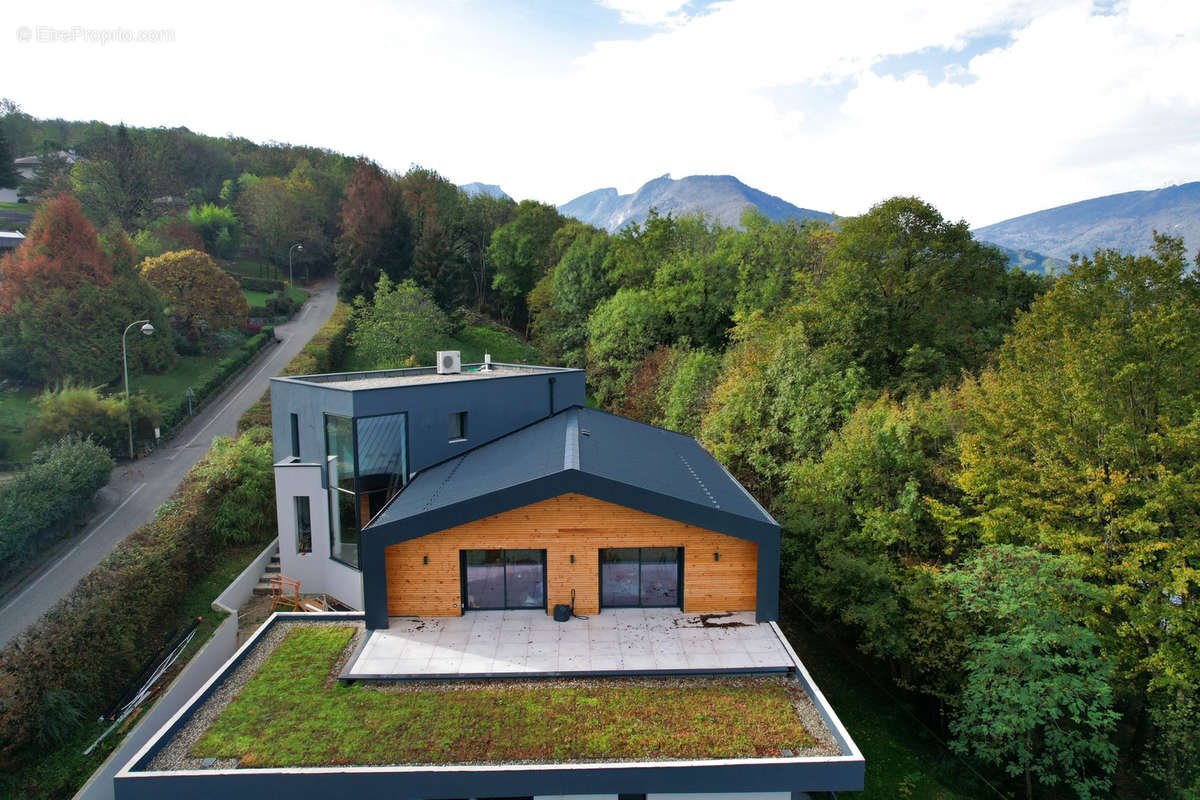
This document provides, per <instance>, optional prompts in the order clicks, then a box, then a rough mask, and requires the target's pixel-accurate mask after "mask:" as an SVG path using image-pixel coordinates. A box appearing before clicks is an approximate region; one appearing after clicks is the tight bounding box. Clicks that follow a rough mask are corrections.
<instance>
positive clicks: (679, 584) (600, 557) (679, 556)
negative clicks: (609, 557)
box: [596, 545, 685, 611]
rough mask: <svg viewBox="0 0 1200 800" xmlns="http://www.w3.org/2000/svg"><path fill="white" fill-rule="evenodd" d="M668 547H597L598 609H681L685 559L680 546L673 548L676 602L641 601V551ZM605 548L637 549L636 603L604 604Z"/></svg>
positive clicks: (668, 546)
mask: <svg viewBox="0 0 1200 800" xmlns="http://www.w3.org/2000/svg"><path fill="white" fill-rule="evenodd" d="M670 547H671V546H670V545H664V546H659V547H601V548H599V550H598V552H597V553H596V561H597V562H598V567H597V575H596V579H597V581H598V584H599V585H598V587H597V588H598V590H599V591H598V592H597V594H598V601H599V602H598V605H599V608H600V610H601V611H603V610H604V609H606V608H678V609H680V610H682V609H683V565H684V561H685V559H684V556H685V552H684V548H683V547H681V546H679V547H675V548H674V550H675V552H676V556H675V559H676V560H675V563H676V564H677V565H678V573H679V574H678V575H677V576H676V579H675V580H676V589H675V592H676V596H677V599H678V602H676V603H663V604H655V605H649V604H646V603H643V602H642V565H643V564H644V563H645V561H644V560H643V556H642V551H643V550H663V549H668V548H670ZM605 550H637V551H638V591H637V597H638V602H637V604H636V605H621V606H613V605H609V606H606V605H605V604H604V551H605Z"/></svg>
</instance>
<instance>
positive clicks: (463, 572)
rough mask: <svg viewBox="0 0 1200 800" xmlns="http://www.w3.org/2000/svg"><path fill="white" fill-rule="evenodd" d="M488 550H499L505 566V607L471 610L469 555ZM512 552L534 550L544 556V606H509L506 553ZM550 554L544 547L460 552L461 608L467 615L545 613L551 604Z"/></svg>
mask: <svg viewBox="0 0 1200 800" xmlns="http://www.w3.org/2000/svg"><path fill="white" fill-rule="evenodd" d="M487 550H499V551H500V560H501V563H503V564H504V565H505V575H504V605H503V606H502V607H500V608H490V607H489V608H469V607H468V606H467V553H472V552H480V551H487ZM510 550H532V551H534V552H537V553H541V554H542V604H541V605H540V606H510V605H509V604H508V569H507V568H508V560H507V558H506V557H505V553H507V552H508V551H510ZM549 560H550V559H549V553H548V552H547V551H546V548H544V547H471V548H468V549H465V550H459V551H458V584H459V607H460V608H461V609H462V612H463V613H464V614H465V613H466V612H468V611H541V612H543V613H545V612H546V610H547V609H548V608H549V606H548V605H547V603H549V602H550V572H549V569H550V568H549V564H548V562H549Z"/></svg>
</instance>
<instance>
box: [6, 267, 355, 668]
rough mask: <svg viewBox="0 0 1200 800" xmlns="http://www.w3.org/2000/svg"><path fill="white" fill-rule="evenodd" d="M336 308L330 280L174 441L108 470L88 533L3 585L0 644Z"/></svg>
mask: <svg viewBox="0 0 1200 800" xmlns="http://www.w3.org/2000/svg"><path fill="white" fill-rule="evenodd" d="M336 303H337V286H336V284H335V283H334V282H333V281H331V280H330V281H326V282H325V283H323V284H321V285H320V286H319V287H317V288H316V290H315V292H314V293H313V295H312V296H311V297H310V298H309V300H308V301H307V302H306V303H305V304H304V307H303V308H302V309H301V310H300V312H299V313H298V314H297V315H296V316H295V317H294V318H293V319H292V321H291V322H288V323H286V324H284V325H280V326H278V327H277V328H276V329H275V335H276V337H277V338H278V339H280V340H281V341H282V344H278V345H268V347H267V348H266V349H264V350H263V351H262V352H261V353H260V354H259V355H258V357H257V358H255V360H254V361H252V362H251V363H250V364H249V365H248V366H246V367H245V368H244V369H243V370H242V372H241V374H240V375H239V376H238V377H237V378H236V379H235V380H234V382H233V383H232V384H230V385H229V386H228V387H227V388H226V389H225V390H224V391H223V392H221V394H220V395H218V396H217V397H216V398H214V399H212V400H210V401H209V404H208V406H207V407H206V408H205V409H204V410H203V411H201V412H200V413H199V414H197V415H196V417H195V418H194V419H193V420H192V421H191V422H190V423H188V424H187V425H186V426H184V427H183V429H182V430H181V431H180V432H179V433H178V434H177V435H176V436H175V438H174V439H172V440H170V441H169V442H167V443H166V444H165V445H163V446H162V447H160V448H159V449H158V450H156V451H155V452H154V453H152V454H151V455H149V456H147V457H146V458H143V459H141V460H140V461H135V462H133V463H129V464H121V465H120V466H118V467H117V468H116V469H114V470H113V474H112V478H111V479H110V480H109V482H108V485H107V486H105V487H104V488H103V489H101V490H100V494H99V497H98V498H97V509H96V510H95V511H94V512H93V514H92V519H91V522H90V523H89V524H88V526H87V528H86V529H85V530H84V531H83V532H82V533H80V534H79V535H78V536H76V537H75V538H74V539H72V540H70V541H68V542H66V543H65V544H64V545H62V546H60V547H59V552H62V553H63V555H61V556H57V557H56V558H55V559H54V560H53V561H51V562H48V563H47V564H45V565H44V566H43V567H41V568H40V569H39V570H37V571H35V572H34V573H32V574H30V575H28V576H27V577H26V578H25V579H24V580H23V581H22V582H21V583H20V584H19V585H16V586H6V587H3V589H4V591H5V592H6V594H5V595H4V596H3V597H2V598H0V604H2V605H0V647H3V646H4V645H5V644H6V643H8V641H9V640H11V639H13V638H14V637H16V636H18V635H19V634H21V633H22V632H23V631H24V630H25V629H26V628H28V627H29V626H30V625H32V624H33V623H34V622H35V621H37V619H38V618H39V617H41V616H42V614H44V613H45V612H46V611H47V610H49V609H50V607H51V606H53V605H54V604H55V603H56V602H57V601H58V600H59V598H61V597H62V596H63V595H65V594H67V593H68V592H69V591H71V589H73V588H74V587H75V584H77V583H79V581H80V579H81V578H83V576H84V575H86V574H87V573H88V572H90V571H91V570H92V568H93V567H95V566H96V565H97V564H99V563H100V561H101V559H103V558H104V557H105V556H106V555H108V554H109V553H110V552H112V549H113V548H114V547H115V546H116V545H117V543H118V542H120V541H121V540H122V539H124V538H125V537H126V536H128V535H129V534H130V533H132V532H133V531H135V530H137V529H138V528H139V527H140V526H142V525H144V524H145V523H147V522H149V521H150V520H151V519H152V518H153V517H154V512H155V510H156V509H157V508H158V507H159V506H160V505H162V504H163V503H164V502H166V500H167V498H169V497H170V496H171V493H172V492H174V491H175V489H176V487H177V486H179V483H180V481H181V480H182V479H183V476H184V475H185V474H186V473H187V471H188V470H189V469H191V468H192V466H193V465H195V463H196V462H197V461H199V460H200V458H201V457H202V456H203V455H204V454H205V453H207V452H208V449H209V447H210V446H211V445H212V440H213V438H214V437H217V436H229V435H231V434H233V433H234V432H235V431H236V430H237V421H238V418H239V417H241V415H242V414H243V413H245V411H246V409H248V408H249V407H250V406H251V405H253V404H254V403H255V402H256V401H257V400H258V398H259V397H261V396H262V394H263V392H265V391H266V390H267V387H268V381H269V380H270V379H271V378H272V377H273V376H274V375H276V374H278V373H279V371H280V370H281V369H283V368H284V366H286V365H287V363H288V362H289V361H291V359H292V358H293V357H294V356H295V355H296V354H297V353H299V352H300V350H301V348H303V347H304V345H305V344H307V343H308V340H309V339H311V338H312V337H313V334H315V333H316V332H317V331H318V330H319V329H320V328H321V326H322V325H324V324H325V321H326V320H328V319H329V316H330V314H332V313H333V308H334V306H335V305H336ZM64 551H65V552H64Z"/></svg>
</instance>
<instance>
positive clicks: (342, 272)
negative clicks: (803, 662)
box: [0, 109, 1200, 798]
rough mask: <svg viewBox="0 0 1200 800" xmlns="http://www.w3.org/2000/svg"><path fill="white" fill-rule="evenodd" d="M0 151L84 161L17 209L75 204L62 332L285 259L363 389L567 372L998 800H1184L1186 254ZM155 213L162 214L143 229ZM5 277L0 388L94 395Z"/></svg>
mask: <svg viewBox="0 0 1200 800" xmlns="http://www.w3.org/2000/svg"><path fill="white" fill-rule="evenodd" d="M2 121H3V123H4V125H3V130H4V133H5V134H6V136H7V139H8V142H9V143H10V145H11V146H12V148H13V151H14V152H27V151H39V150H40V151H41V152H44V153H46V154H47V160H48V161H50V162H53V158H52V154H53V153H56V152H58V151H60V150H64V149H67V150H72V151H74V152H75V153H77V154H78V155H79V156H80V158H79V160H77V161H75V162H74V163H73V164H68V163H66V162H65V161H64V162H63V163H60V164H57V166H55V165H54V164H52V166H51V168H49V169H46V170H44V171H43V173H42V175H41V176H40V178H39V180H41V181H42V182H43V185H42V186H40V187H38V192H39V194H42V195H44V196H50V195H54V194H61V195H63V196H66V195H69V196H71V197H73V198H75V200H74V201H71V202H74V203H76V204H77V207H78V209H79V213H81V214H82V215H84V216H86V218H87V219H88V220H89V222H90V224H91V225H93V226H94V227H95V229H96V231H98V232H99V233H98V234H93V236H98V239H94V241H97V242H100V243H101V244H100V245H98V247H99V248H100V249H99V250H95V249H88V248H90V247H92V245H90V244H88V242H84V243H83V244H81V245H79V247H80V248H82V250H81V251H82V252H90V253H91V254H92V255H91V257H92V261H91V262H87V264H93V265H99V264H101V263H102V262H103V263H104V264H107V265H108V267H107V269H108V272H103V270H101V269H100V267H98V266H97V267H94V270H93V272H92V273H90V274H82V275H81V274H79V273H73V276H72V277H70V279H69V281H67V283H64V284H63V285H62V286H59V287H57V289H58V291H61V292H64V293H66V294H64V295H63V297H64V298H67V297H71V298H74V297H76V296H77V295H73V294H70V293H72V292H76V293H77V292H80V291H83V289H81V288H80V287H89V286H90V287H93V288H92V289H89V291H95V292H100V294H97V295H96V297H97V298H101V297H110V299H111V302H112V303H118V302H126V303H128V302H132V298H135V297H137V296H139V295H137V294H136V293H137V292H142V293H146V292H160V293H161V292H162V291H163V290H162V289H161V288H155V287H154V286H153V285H150V284H149V283H146V281H148V280H149V278H150V275H151V274H152V271H150V272H147V271H146V270H144V269H143V270H141V271H135V270H133V269H132V266H131V265H133V264H137V263H140V262H141V261H142V260H143V259H146V258H150V259H155V258H159V259H162V258H166V257H167V256H168V255H169V254H171V253H174V252H176V251H179V250H195V251H197V252H198V253H202V254H207V255H208V256H209V257H213V258H217V259H220V258H226V257H236V256H237V255H238V254H240V253H245V252H247V251H251V252H254V253H256V254H258V255H259V256H261V257H262V258H264V259H267V260H270V261H273V262H274V263H276V264H279V265H284V264H286V263H287V257H288V246H289V243H290V242H294V241H300V240H302V241H303V242H304V253H305V256H304V259H305V262H306V263H307V264H308V265H309V266H310V267H311V268H312V269H314V271H317V272H318V273H319V272H320V271H321V270H333V271H334V272H335V274H336V277H337V280H338V284H339V292H340V294H341V296H342V298H343V299H344V300H346V301H347V302H352V303H353V307H354V310H353V315H352V319H353V323H354V328H353V332H352V334H351V343H352V344H354V345H355V348H356V350H357V351H359V358H360V359H361V360H362V362H363V363H361V364H359V366H360V367H363V368H366V367H372V366H373V367H385V366H397V365H401V364H406V363H418V362H424V361H427V360H428V358H429V356H431V355H432V350H433V349H436V347H435V346H434V345H436V344H437V343H438V342H440V341H441V338H440V337H443V336H445V335H447V334H448V333H450V332H452V331H453V330H454V329H455V328H456V327H458V326H461V325H463V324H464V320H466V319H471V320H490V322H488V323H487V324H489V325H492V326H494V327H495V328H496V329H497V330H500V329H510V330H512V331H514V332H515V333H516V334H517V335H519V336H520V337H522V338H525V339H527V340H528V342H529V343H530V344H531V345H532V346H533V347H535V348H536V349H537V351H538V352H539V353H540V355H541V358H542V360H544V361H546V362H547V363H551V364H562V365H568V366H575V367H583V368H586V369H587V372H588V385H589V391H590V394H591V397H592V398H593V399H594V402H595V403H596V405H598V406H599V407H601V408H604V409H607V410H610V411H613V412H615V413H620V414H624V415H627V416H631V417H634V418H637V419H639V420H643V421H645V422H649V423H653V424H657V425H661V426H664V427H668V428H671V429H674V430H678V431H681V432H684V433H687V434H690V435H693V436H696V437H697V438H698V439H699V440H700V441H701V443H702V444H703V445H704V446H705V447H706V448H707V449H708V450H709V452H711V453H712V454H713V455H714V456H715V457H716V458H718V459H719V460H720V461H721V462H722V463H723V464H725V466H726V467H727V468H728V469H729V470H730V472H731V473H733V475H734V476H736V477H737V478H738V480H740V481H741V482H742V483H743V484H744V485H745V486H746V487H747V488H748V489H749V490H750V491H751V492H752V493H753V494H754V495H755V497H756V498H758V499H759V501H760V502H762V504H763V505H764V506H765V507H766V508H767V509H768V510H769V511H770V512H771V513H772V514H773V515H774V516H775V517H776V518H777V519H778V521H779V522H780V524H781V525H782V527H783V531H784V534H783V535H784V549H785V560H784V565H783V574H782V588H783V594H784V596H785V603H790V604H793V605H795V606H796V607H802V608H804V609H806V610H808V611H809V612H812V613H815V614H819V615H821V616H822V617H823V618H825V619H828V620H831V621H833V622H834V623H835V624H836V625H837V627H838V629H839V630H840V631H841V633H842V635H843V636H844V637H845V638H846V639H848V640H851V641H853V642H854V644H855V646H856V647H857V648H858V649H859V650H860V651H861V653H862V654H863V655H864V656H865V657H869V658H871V659H873V660H875V661H877V662H878V663H880V664H882V665H885V667H886V669H887V671H888V674H889V675H890V676H891V679H892V680H893V681H894V682H895V685H896V686H897V687H899V688H900V689H902V690H903V691H905V692H909V693H912V695H913V696H916V697H918V698H921V702H922V706H923V709H924V712H925V716H926V718H927V719H928V720H930V722H931V724H933V725H937V726H940V728H941V729H942V730H943V731H944V733H945V735H946V737H947V738H948V739H949V741H950V742H951V746H952V748H953V749H954V750H955V751H956V752H958V753H959V754H960V755H962V756H963V757H964V758H967V759H969V760H971V762H972V763H975V764H978V765H979V766H980V768H982V769H985V770H987V771H988V774H989V775H995V776H997V779H998V780H1001V781H1006V783H1005V784H1004V785H1005V786H1006V788H1007V790H1008V791H1011V792H1013V793H1017V794H1020V795H1023V796H1028V797H1079V798H1097V797H1107V796H1114V795H1120V796H1146V797H1150V796H1152V797H1162V798H1188V797H1196V796H1198V795H1200V708H1197V695H1196V688H1197V682H1198V681H1200V663H1198V659H1197V658H1196V654H1197V653H1198V652H1200V610H1198V605H1197V596H1196V593H1197V587H1198V585H1200V573H1198V570H1200V536H1198V535H1197V532H1198V530H1200V519H1198V512H1200V502H1198V501H1200V496H1198V493H1200V374H1198V373H1197V370H1196V365H1197V364H1198V363H1200V283H1198V282H1197V278H1196V272H1195V268H1194V267H1195V263H1194V262H1193V260H1192V259H1191V258H1190V257H1189V255H1188V253H1187V252H1186V251H1185V249H1184V244H1183V242H1182V241H1181V240H1179V239H1173V238H1171V237H1169V236H1159V237H1157V239H1156V247H1155V250H1154V254H1153V255H1150V256H1138V257H1134V256H1130V255H1125V254H1122V253H1120V252H1116V251H1098V252H1095V253H1089V254H1080V255H1078V256H1077V257H1075V258H1073V259H1072V261H1071V265H1070V268H1069V270H1068V271H1067V272H1066V273H1065V274H1063V275H1062V276H1060V277H1057V278H1044V277H1041V276H1037V275H1032V274H1029V273H1025V272H1021V271H1017V270H1012V269H1009V267H1008V261H1007V258H1006V257H1005V256H1004V254H1003V253H1001V252H1000V251H999V250H997V249H996V248H993V247H990V246H987V245H983V244H981V243H979V242H977V241H975V240H974V239H973V238H972V236H971V234H970V232H969V231H968V229H967V226H966V224H965V223H962V222H953V221H949V220H946V219H944V218H943V217H942V216H941V214H940V213H939V212H938V210H937V209H935V208H933V207H932V206H930V205H929V204H927V203H925V202H923V201H921V200H920V199H918V198H912V197H895V198H890V199H886V200H883V201H882V202H880V203H879V204H877V205H876V206H874V207H873V208H871V209H870V210H869V211H867V212H866V213H864V214H862V215H860V216H857V217H848V218H842V219H839V220H837V221H836V223H834V224H832V225H831V224H826V223H816V222H808V223H804V224H800V223H795V222H785V223H775V222H771V221H769V220H767V219H766V218H765V217H762V216H760V215H757V214H755V213H753V212H750V213H747V215H746V216H745V217H744V218H743V221H742V222H743V224H742V226H741V227H739V228H725V227H722V226H719V225H717V224H714V223H713V222H712V221H711V220H707V219H705V218H703V217H684V218H675V217H672V216H669V215H667V216H659V215H654V214H652V215H651V217H650V218H649V219H648V220H647V221H646V222H645V223H644V224H643V225H632V226H630V227H627V228H625V229H623V230H622V231H620V232H618V233H616V234H611V235H610V234H608V233H606V232H604V231H601V230H598V229H596V228H593V227H590V226H587V225H584V224H582V223H579V222H577V221H575V220H573V219H570V218H566V217H563V216H562V215H561V214H560V213H559V212H558V211H557V210H556V209H555V208H554V207H553V206H550V205H547V204H543V203H539V202H535V201H529V200H527V201H523V202H521V203H515V202H512V201H510V200H507V199H496V198H493V197H490V196H487V195H477V196H475V197H468V196H467V195H466V194H464V193H463V192H461V191H460V190H458V188H457V187H456V186H455V185H454V184H453V183H451V182H450V181H448V180H447V179H446V178H444V177H443V176H441V175H439V174H438V173H437V172H436V171H434V170H432V169H428V168H424V167H418V166H414V167H411V168H410V169H409V170H407V171H406V172H404V173H399V174H396V173H391V172H388V171H387V170H385V169H383V168H381V167H380V166H378V165H377V164H374V163H373V162H371V161H370V160H368V159H365V158H358V159H350V158H347V157H343V156H340V155H337V154H332V153H328V152H325V151H320V150H314V149H312V148H299V147H292V146H287V145H275V144H272V145H255V144H252V143H250V142H247V141H245V140H240V139H216V138H212V137H204V136H199V135H196V134H192V133H190V132H188V131H185V130H182V129H179V130H165V129H126V128H123V127H120V126H116V127H114V126H107V125H103V124H101V123H63V122H61V121H38V120H32V119H30V118H28V117H26V116H25V115H21V114H20V113H19V112H14V111H12V110H11V109H10V112H9V113H8V114H6V115H5V116H4V118H3V120H2ZM177 195H179V196H182V197H184V198H185V200H184V205H185V206H186V208H187V209H188V210H187V211H182V210H180V211H172V212H170V213H166V214H160V213H159V212H158V211H156V205H155V203H156V201H155V198H161V197H167V196H177ZM43 203H45V201H43ZM67 212H70V213H75V212H74V211H72V210H71V209H65V211H64V213H67ZM68 216H69V214H68ZM84 238H85V239H86V237H84ZM310 243H311V245H310ZM26 247H27V246H26ZM28 257H32V256H28ZM18 262H20V258H14V257H10V260H9V261H6V262H4V266H3V267H2V268H0V269H3V271H4V276H5V284H4V287H3V288H4V290H5V292H10V293H12V292H15V294H14V296H13V299H12V300H11V301H5V302H6V304H5V305H0V315H3V318H4V327H3V334H2V335H0V361H3V365H2V368H3V369H4V371H5V373H6V374H7V375H11V374H12V373H11V372H10V370H18V369H25V370H26V371H27V372H26V375H27V377H29V378H30V379H32V378H33V377H35V376H36V377H40V378H42V379H49V378H52V377H58V376H59V375H74V374H78V373H79V372H80V371H81V370H83V369H85V368H89V369H91V368H92V367H91V366H89V364H90V363H91V362H89V361H88V359H89V358H92V359H94V358H95V355H94V353H92V355H91V356H89V355H88V354H87V353H84V352H82V351H81V352H80V354H79V356H78V358H79V359H80V364H74V363H72V364H66V363H63V362H62V361H61V359H63V358H66V357H67V354H57V355H56V354H49V355H44V356H43V355H39V354H38V351H36V350H35V349H33V345H32V344H30V343H31V342H36V341H37V336H30V337H29V338H28V339H20V338H18V339H15V340H14V338H13V331H25V330H36V328H33V327H30V326H32V325H34V324H35V323H36V322H37V320H46V319H49V318H51V317H53V318H54V319H56V320H57V319H58V318H59V317H61V316H62V314H64V313H67V312H64V311H60V310H56V311H54V312H53V315H50V314H49V312H47V311H46V310H45V309H44V308H42V304H41V303H40V302H39V303H31V302H28V298H29V294H24V295H21V293H20V292H16V288H17V287H19V286H20V285H22V284H20V280H24V279H23V278H21V279H19V280H14V278H18V276H20V275H28V276H37V275H40V274H44V273H43V272H41V271H39V270H37V269H34V268H33V266H29V267H27V268H25V267H22V268H21V269H16V267H17V266H18ZM80 263H81V264H83V263H84V262H80ZM119 264H125V265H127V266H125V267H120V266H118V265H119ZM89 269H93V267H89ZM22 270H24V271H22ZM95 270H100V272H96V271H95ZM101 273H102V277H101V278H97V277H96V275H97V274H101ZM29 280H31V281H32V280H34V278H33V277H30V278H29ZM38 280H40V278H39V279H38ZM122 280H124V281H127V282H128V281H134V280H137V281H141V283H138V284H136V285H135V284H132V283H130V284H129V286H127V287H125V288H119V286H118V283H117V282H119V281H122ZM143 284H145V285H143ZM31 285H32V284H31ZM109 287H118V288H109ZM105 291H107V292H109V293H110V294H109V295H104V294H103V292H105ZM17 295H20V296H23V297H25V298H26V302H25V304H24V305H23V304H22V301H21V300H20V298H19V297H18V296H17ZM0 301H3V298H2V297H0ZM72 302H77V301H74V300H68V299H64V300H63V301H62V305H61V306H60V307H59V308H73V307H74V306H72V305H71V303H72ZM97 302H99V301H97ZM147 302H149V303H150V304H151V305H154V304H155V303H158V305H157V307H158V308H160V309H161V308H163V307H165V306H166V303H165V302H163V301H162V300H161V298H160V299H159V300H154V299H153V298H151V300H149V301H147ZM175 305H176V306H179V305H182V304H178V303H177V304H175ZM106 308H107V306H106ZM38 309H41V310H40V311H39V310H38ZM131 310H132V309H131ZM22 313H25V314H28V315H30V319H32V320H33V321H32V322H26V321H25V320H24V318H22V319H21V320H20V324H19V325H16V324H14V322H13V320H14V319H15V318H14V316H13V315H19V314H22ZM106 313H107V312H106ZM118 316H122V318H124V316H128V313H126V312H124V311H122V312H121V314H118ZM130 318H132V317H130ZM79 324H80V325H83V324H84V323H83V322H80V323H79ZM22 335H23V334H22ZM5 348H7V349H5ZM169 355H170V354H169V353H163V354H157V355H156V354H155V353H153V352H152V351H147V353H146V356H145V358H147V359H153V358H169ZM55 359H60V360H59V361H55ZM118 363H119V362H118ZM113 364H114V362H113V360H112V354H110V353H107V352H106V354H105V356H104V360H103V363H102V364H101V365H100V366H99V367H95V369H94V371H93V372H92V373H88V374H89V379H92V380H95V379H106V378H107V377H108V376H109V375H110V373H111V370H112V367H113ZM143 366H144V367H145V368H146V369H153V368H155V366H154V364H153V363H150V362H149V361H147V363H145V364H144V365H143ZM101 367H102V368H101ZM33 370H37V371H38V372H36V373H34V372H32V371H33ZM56 370H57V371H56Z"/></svg>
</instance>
